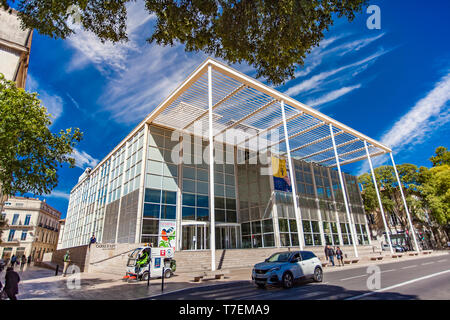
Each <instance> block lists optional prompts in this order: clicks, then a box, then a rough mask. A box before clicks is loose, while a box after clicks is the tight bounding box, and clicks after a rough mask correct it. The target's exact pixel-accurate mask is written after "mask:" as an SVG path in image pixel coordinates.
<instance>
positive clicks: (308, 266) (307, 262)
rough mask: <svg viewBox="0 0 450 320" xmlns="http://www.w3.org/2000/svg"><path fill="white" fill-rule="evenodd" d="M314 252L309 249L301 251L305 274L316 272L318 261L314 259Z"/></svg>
mask: <svg viewBox="0 0 450 320" xmlns="http://www.w3.org/2000/svg"><path fill="white" fill-rule="evenodd" d="M314 257H315V256H314V254H312V253H311V252H308V251H302V252H301V258H302V268H303V271H304V275H305V276H310V275H313V274H314V268H315V267H316V263H315V261H314V259H313V258H314Z"/></svg>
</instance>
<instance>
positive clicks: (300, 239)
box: [281, 101, 304, 250]
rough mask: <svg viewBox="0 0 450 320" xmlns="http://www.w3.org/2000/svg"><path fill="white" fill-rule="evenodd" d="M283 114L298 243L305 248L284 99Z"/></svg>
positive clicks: (301, 248) (282, 104)
mask: <svg viewBox="0 0 450 320" xmlns="http://www.w3.org/2000/svg"><path fill="white" fill-rule="evenodd" d="M281 115H282V117H283V127H284V136H285V137H286V139H285V140H286V150H287V156H288V163H289V178H290V179H291V186H292V200H293V202H294V212H295V221H296V222H297V234H298V244H299V247H300V250H303V242H304V239H303V223H302V219H301V216H302V215H301V212H300V207H299V206H298V203H297V182H296V180H295V168H294V163H293V162H292V158H291V148H290V147H289V135H288V130H287V124H286V113H285V111H284V101H281Z"/></svg>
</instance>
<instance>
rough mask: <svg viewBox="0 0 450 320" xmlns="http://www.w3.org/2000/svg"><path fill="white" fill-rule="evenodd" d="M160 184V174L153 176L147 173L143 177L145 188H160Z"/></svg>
mask: <svg viewBox="0 0 450 320" xmlns="http://www.w3.org/2000/svg"><path fill="white" fill-rule="evenodd" d="M161 184H162V177H161V176H155V175H153V174H147V177H146V179H145V186H146V187H147V188H153V189H161Z"/></svg>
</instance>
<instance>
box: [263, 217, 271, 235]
mask: <svg viewBox="0 0 450 320" xmlns="http://www.w3.org/2000/svg"><path fill="white" fill-rule="evenodd" d="M262 223H263V232H264V233H268V232H273V221H272V219H267V220H263V221H262Z"/></svg>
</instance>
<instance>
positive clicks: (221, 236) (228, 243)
mask: <svg viewBox="0 0 450 320" xmlns="http://www.w3.org/2000/svg"><path fill="white" fill-rule="evenodd" d="M239 243H240V234H239V225H234V224H233V225H220V226H216V248H217V249H236V248H239V247H240V246H239Z"/></svg>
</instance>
